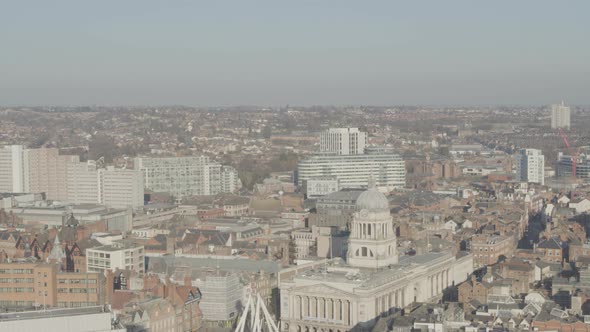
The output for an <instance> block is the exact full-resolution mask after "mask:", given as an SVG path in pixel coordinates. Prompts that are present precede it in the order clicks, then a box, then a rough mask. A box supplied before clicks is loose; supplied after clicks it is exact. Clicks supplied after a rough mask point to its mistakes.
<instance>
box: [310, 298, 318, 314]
mask: <svg viewBox="0 0 590 332" xmlns="http://www.w3.org/2000/svg"><path fill="white" fill-rule="evenodd" d="M310 310H311V312H310V314H309V316H311V317H317V316H318V312H317V310H318V298H317V297H312V298H311V309H310Z"/></svg>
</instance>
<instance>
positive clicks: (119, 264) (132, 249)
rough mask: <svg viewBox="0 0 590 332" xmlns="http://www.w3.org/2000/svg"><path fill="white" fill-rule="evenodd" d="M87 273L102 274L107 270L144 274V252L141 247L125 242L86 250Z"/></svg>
mask: <svg viewBox="0 0 590 332" xmlns="http://www.w3.org/2000/svg"><path fill="white" fill-rule="evenodd" d="M86 268H87V270H88V272H100V273H104V272H105V271H107V270H110V271H113V272H114V271H115V270H130V271H134V272H136V273H137V274H139V275H143V273H144V272H145V250H144V247H143V246H140V245H134V244H131V243H127V242H115V243H113V244H112V245H107V246H102V247H96V248H91V249H87V250H86Z"/></svg>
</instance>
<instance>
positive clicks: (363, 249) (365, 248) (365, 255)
mask: <svg viewBox="0 0 590 332" xmlns="http://www.w3.org/2000/svg"><path fill="white" fill-rule="evenodd" d="M361 252H362V256H363V257H367V247H362V248H361Z"/></svg>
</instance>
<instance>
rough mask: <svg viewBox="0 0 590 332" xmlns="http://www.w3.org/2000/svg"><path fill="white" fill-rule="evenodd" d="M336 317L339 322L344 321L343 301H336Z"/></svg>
mask: <svg viewBox="0 0 590 332" xmlns="http://www.w3.org/2000/svg"><path fill="white" fill-rule="evenodd" d="M335 312H336V315H335V318H336V319H337V320H342V300H336V310H335Z"/></svg>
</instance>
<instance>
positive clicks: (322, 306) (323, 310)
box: [318, 297, 326, 319]
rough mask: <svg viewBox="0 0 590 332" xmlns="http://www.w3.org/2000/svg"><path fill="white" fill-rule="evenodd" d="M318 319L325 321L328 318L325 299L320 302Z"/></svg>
mask: <svg viewBox="0 0 590 332" xmlns="http://www.w3.org/2000/svg"><path fill="white" fill-rule="evenodd" d="M318 308H319V309H318V311H319V313H318V317H319V318H321V319H325V318H326V299H324V298H323V297H321V298H320V300H319V305H318Z"/></svg>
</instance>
